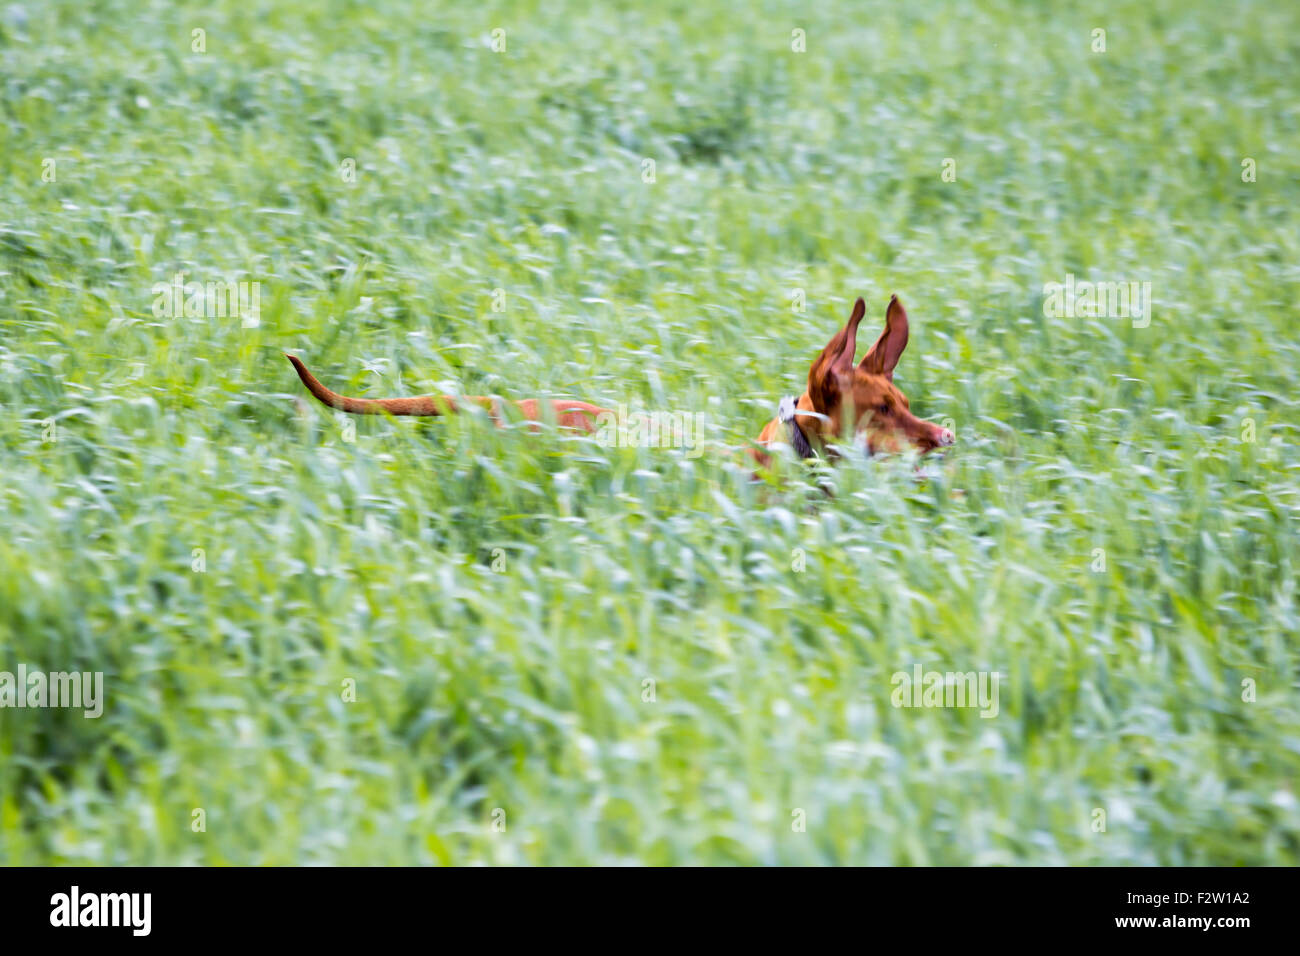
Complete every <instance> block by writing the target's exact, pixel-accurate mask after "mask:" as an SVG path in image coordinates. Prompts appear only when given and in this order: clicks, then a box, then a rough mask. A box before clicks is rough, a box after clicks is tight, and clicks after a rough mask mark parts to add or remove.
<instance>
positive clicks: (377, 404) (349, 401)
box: [284, 352, 456, 415]
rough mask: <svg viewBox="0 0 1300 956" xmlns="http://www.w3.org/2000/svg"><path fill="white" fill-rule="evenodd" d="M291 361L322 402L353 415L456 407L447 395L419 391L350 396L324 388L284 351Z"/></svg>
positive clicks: (436, 412) (427, 411)
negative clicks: (418, 393)
mask: <svg viewBox="0 0 1300 956" xmlns="http://www.w3.org/2000/svg"><path fill="white" fill-rule="evenodd" d="M284 357H285V358H287V359H288V360H289V361H290V362H292V363H293V367H294V368H295V369H296V370H297V372H298V377H299V378H300V379H302V383H303V384H304V385H306V386H307V391H309V392H311V393H312V394H313V395H315V396H316V398H317V399H319V400H320V402H321V404H323V405H328V406H329V407H330V408H337V409H339V410H340V411H344V412H351V413H352V414H353V415H383V414H385V413H386V414H389V415H442V414H446V413H448V412H455V411H456V401H455V399H453V398H452V397H451V396H450V395H421V396H418V397H416V398H349V397H348V396H346V395H340V394H339V393H338V392H335V391H332V390H330V389H328V388H326V387H325V386H324V385H322V384H321V383H320V381H319V380H317V378H316V376H315V375H313V374H312V373H311V372H309V371H307V366H305V365H303V364H302V362H301V361H300V360H299V359H298V357H297V356H295V355H290V354H289V353H287V352H286V353H285V356H284Z"/></svg>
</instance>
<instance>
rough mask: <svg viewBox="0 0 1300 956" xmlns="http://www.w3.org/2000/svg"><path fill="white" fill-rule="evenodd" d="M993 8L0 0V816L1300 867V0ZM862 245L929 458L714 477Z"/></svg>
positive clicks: (38, 844) (218, 854)
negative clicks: (935, 451) (571, 425)
mask: <svg viewBox="0 0 1300 956" xmlns="http://www.w3.org/2000/svg"><path fill="white" fill-rule="evenodd" d="M979 6H980V7H981V8H982V9H981V10H975V9H969V8H967V7H966V6H964V5H952V6H946V5H940V4H930V3H913V4H907V5H906V7H905V8H900V7H898V6H896V5H894V4H885V3H869V4H868V3H850V2H847V0H844V2H828V3H825V4H817V5H815V6H814V7H813V8H809V7H808V5H806V4H801V3H762V4H759V5H757V6H754V5H748V4H746V5H740V4H737V5H734V6H731V5H725V4H722V3H718V2H701V0H693V2H689V3H686V2H668V3H664V4H659V5H654V6H650V5H646V6H645V7H644V8H643V9H638V8H637V7H635V6H634V5H631V4H612V5H609V4H602V5H600V7H599V8H598V9H595V10H592V9H589V5H588V4H584V3H565V2H560V3H540V2H536V3H533V2H487V3H480V4H473V5H450V4H449V5H447V7H446V9H441V10H434V9H431V8H427V7H426V6H425V5H422V4H418V3H414V2H404V0H370V2H366V3H360V2H356V3H353V2H313V3H307V2H269V0H264V2H258V3H254V4H244V3H235V2H217V3H213V4H207V5H204V6H203V8H202V9H201V10H199V9H197V8H196V10H194V11H186V10H178V9H176V5H174V4H170V3H164V2H161V0H157V2H129V0H105V2H88V0H47V2H25V3H23V4H15V5H11V6H9V7H7V8H6V10H5V11H3V12H2V13H0V63H3V69H2V70H0V82H2V84H3V86H2V88H0V106H2V107H3V112H4V122H3V123H2V124H0V182H3V192H2V194H0V401H2V402H3V407H4V410H5V414H4V415H3V416H2V417H0V477H2V479H3V480H2V481H0V529H2V530H3V534H2V535H0V669H2V670H5V671H11V672H14V671H16V670H17V668H18V667H19V666H20V665H25V666H26V668H27V669H28V670H39V671H46V672H53V671H70V670H77V671H87V672H95V671H99V672H102V673H103V675H104V676H103V680H104V696H105V701H104V712H103V715H102V716H101V717H99V718H98V719H88V718H86V717H84V716H83V714H82V712H81V711H80V710H75V709H69V708H45V709H30V708H28V709H16V708H10V707H5V708H0V862H3V863H8V864H24V863H25V864H48V863H90V864H128V863H129V864H178V863H180V864H191V863H193V864H295V863H328V864H344V863H350V864H439V863H441V864H472V863H496V864H509V863H527V864H622V863H637V864H728V863H744V864H819V863H855V864H1039V865H1042V864H1047V865H1055V864H1121V865H1150V864H1172V865H1178V864H1290V865H1294V864H1296V863H1300V804H1298V803H1297V797H1296V794H1295V781H1296V779H1297V775H1300V700H1298V698H1297V666H1298V663H1300V662H1298V661H1297V637H1296V635H1297V632H1298V631H1300V613H1298V611H1297V606H1296V590H1297V585H1296V580H1297V566H1298V565H1300V544H1298V543H1297V535H1296V521H1297V514H1298V510H1300V455H1298V454H1297V448H1296V437H1297V419H1298V415H1300V333H1298V332H1297V324H1296V318H1295V315H1296V302H1297V280H1298V279H1300V268H1298V267H1297V262H1298V261H1300V229H1297V219H1296V215H1295V213H1296V210H1297V209H1300V102H1298V101H1297V99H1296V90H1297V89H1300V10H1297V8H1296V7H1295V6H1294V5H1288V4H1281V3H1265V2H1260V3H1249V2H1242V3H1234V4H1227V5H1221V4H1218V3H1214V2H1210V0H1203V2H1196V3H1191V4H1188V3H1183V2H1175V0H1155V2H1154V3H1151V2H1137V0H1132V2H1124V3H1116V4H1109V5H1103V4H1094V5H1089V9H1086V10H1076V11H1071V12H1065V11H1064V10H1062V11H1060V12H1050V11H1048V10H1046V9H1043V8H1042V7H1040V6H1039V5H1037V4H1032V3H1014V2H1004V0H991V2H989V3H983V4H980V5H979ZM1097 28H1101V29H1104V30H1105V31H1106V35H1105V51H1104V52H1094V46H1095V45H1096V40H1094V35H1093V31H1094V29H1097ZM796 29H798V30H802V31H804V34H803V35H804V37H805V40H804V42H805V44H806V49H804V51H803V52H797V51H796V50H794V49H792V46H796V45H798V38H797V36H794V35H793V34H792V31H794V30H796ZM195 30H202V31H204V32H203V33H202V34H195V33H194V31H195ZM494 30H503V31H504V34H495V37H496V39H494V34H493V31H494ZM792 36H793V37H794V38H793V39H792ZM502 40H504V45H505V49H504V50H500V49H494V46H496V47H498V48H499V47H500V46H501V41H502ZM196 47H201V48H202V49H201V52H200V51H196ZM1247 159H1249V160H1251V162H1250V163H1247V164H1246V166H1243V161H1244V160H1247ZM647 160H653V163H654V167H653V177H652V178H653V181H652V182H647V181H646V180H647V179H649V178H651V176H650V167H649V165H648V164H647V163H646V161H647ZM949 160H951V161H952V162H951V163H947V162H946V161H949ZM945 169H947V170H950V171H954V172H955V179H953V178H952V176H951V175H949V176H945V175H944V172H945ZM1252 170H1253V171H1254V176H1253V177H1252V176H1251V175H1250V172H1251V171H1252ZM1243 177H1245V178H1244V179H1243ZM1252 178H1253V180H1254V181H1249V180H1251V179H1252ZM950 180H951V181H950ZM182 271H183V272H184V273H185V278H186V280H187V281H200V282H209V281H249V282H257V283H258V284H259V289H260V323H259V324H257V325H256V326H251V325H247V324H246V323H245V322H242V321H241V320H240V319H239V318H237V317H231V316H222V315H214V314H206V315H198V316H186V315H183V314H182V315H173V316H168V315H165V314H164V315H157V314H155V313H156V310H155V308H154V306H155V303H156V296H157V293H156V292H155V291H154V290H155V286H156V284H159V283H164V284H165V283H169V282H171V281H172V278H173V276H174V275H175V274H176V273H177V272H182ZM1067 275H1074V276H1075V277H1076V278H1078V279H1087V280H1091V281H1120V280H1123V281H1136V282H1150V283H1151V288H1152V290H1153V292H1152V294H1153V299H1154V306H1153V310H1152V313H1151V315H1150V322H1149V324H1146V325H1145V327H1142V326H1143V323H1137V322H1133V321H1129V320H1128V319H1125V318H1113V317H1111V318H1107V317H1096V318H1092V317H1081V318H1058V317H1052V316H1050V315H1049V314H1047V313H1048V311H1049V310H1045V309H1044V285H1045V283H1050V282H1064V281H1066V277H1067ZM796 290H802V292H801V293H798V292H797V291H796ZM895 292H896V293H898V294H899V295H900V296H901V297H902V298H903V300H904V301H905V302H906V303H907V306H908V310H909V312H910V314H911V319H912V336H911V345H910V348H909V350H908V352H907V354H906V355H905V356H904V357H903V360H902V363H901V365H900V366H899V371H898V376H897V379H896V382H897V384H898V385H899V386H900V387H901V388H902V389H903V391H904V392H906V393H907V394H908V395H909V397H910V398H911V400H912V409H913V411H915V412H916V413H918V414H919V415H921V416H922V417H925V418H928V419H931V420H934V421H942V420H944V419H950V420H951V423H952V425H953V427H954V429H955V431H956V433H957V436H958V442H959V445H958V448H957V449H956V450H955V452H954V453H952V454H949V455H947V456H946V457H945V458H943V459H942V460H935V461H933V462H932V463H930V464H929V465H928V466H927V471H926V474H927V477H919V476H918V475H917V474H916V473H915V472H914V471H913V468H912V465H911V463H909V462H906V461H901V460H886V459H875V460H872V461H856V460H855V461H851V462H847V463H845V464H844V465H843V466H841V467H839V468H837V469H835V470H834V473H833V475H831V476H830V478H829V480H830V481H832V482H833V483H834V486H835V491H834V495H833V496H832V497H827V496H826V495H824V494H822V493H821V492H820V491H819V490H818V481H819V480H821V479H819V478H818V477H817V476H816V475H813V474H808V473H805V472H804V471H801V470H800V469H799V468H797V467H793V466H791V467H786V468H785V469H784V472H785V474H784V477H783V478H782V480H781V481H774V482H769V483H766V484H763V485H760V486H755V485H753V484H752V483H750V482H749V481H748V480H747V478H748V472H747V471H746V470H744V469H743V468H742V467H740V466H739V465H738V464H737V461H738V459H737V457H736V455H734V454H729V453H726V452H725V451H721V449H724V448H726V447H731V448H736V447H739V446H742V445H743V444H744V443H745V442H746V441H748V440H749V439H752V438H753V437H755V436H756V435H757V434H758V432H759V429H760V428H761V427H762V425H763V424H764V422H766V421H767V420H768V419H769V418H770V417H771V415H772V413H773V410H774V407H775V404H776V401H777V399H778V398H779V397H780V396H782V395H784V394H789V393H792V392H794V393H797V392H798V391H800V390H801V389H802V388H803V383H804V379H805V377H806V374H807V369H808V365H809V363H810V362H811V360H812V359H813V357H814V356H815V355H816V353H817V352H818V351H819V350H820V349H821V348H822V346H823V345H824V344H825V343H826V341H827V340H828V339H829V338H830V336H831V335H832V334H833V333H834V331H835V330H836V328H838V327H839V326H840V325H842V324H843V322H844V319H845V318H846V316H847V314H848V310H849V306H850V304H851V303H852V301H853V299H854V298H855V297H856V296H858V295H863V296H865V297H866V299H867V303H868V323H867V324H864V326H863V334H862V335H861V336H860V344H861V347H862V348H865V345H866V344H867V343H869V342H870V340H871V338H873V337H874V335H875V334H876V332H877V330H878V329H879V327H880V321H881V317H882V316H883V314H884V308H885V303H886V302H887V301H888V298H889V295H890V293H895ZM799 295H802V296H803V297H805V298H806V309H804V310H802V311H800V310H799V309H798V307H797V306H798V296H799ZM868 325H869V326H870V331H869V332H868ZM283 351H293V352H295V353H297V354H299V355H301V356H302V357H303V358H304V360H305V361H307V363H308V364H309V365H310V366H311V367H312V368H313V370H314V371H315V372H316V373H317V374H318V375H319V376H320V377H321V378H322V379H323V380H324V381H325V382H326V383H327V384H330V385H332V386H334V387H336V388H338V389H339V390H341V391H346V392H350V393H354V394H359V395H371V396H381V395H403V394H423V393H427V392H434V391H437V392H456V393H465V392H469V393H484V394H496V395H501V396H504V397H506V398H525V397H530V396H536V395H544V396H562V397H576V398H584V399H588V400H590V401H594V402H598V403H600V404H603V405H608V406H617V405H619V404H625V405H627V406H628V407H629V408H630V409H632V410H646V411H656V410H658V411H665V412H669V411H671V412H690V413H692V414H694V413H703V414H704V416H705V419H704V420H705V433H706V437H707V440H708V445H709V450H708V451H707V452H706V453H705V454H702V455H697V454H694V453H688V452H687V450H685V449H680V448H675V449H674V448H668V449H665V448H646V447H641V448H628V447H609V446H607V445H605V444H602V443H601V442H598V441H596V440H593V439H592V438H588V437H576V436H573V435H567V434H562V433H558V432H555V431H553V430H552V431H547V432H545V433H543V434H541V435H535V434H532V433H530V432H529V431H527V430H526V429H525V428H523V427H513V426H512V427H508V428H504V429H498V428H494V427H493V426H492V425H491V423H490V422H488V421H486V420H485V419H484V417H483V416H482V415H477V416H474V415H470V416H463V417H460V418H456V419H451V420H439V421H430V420H400V419H390V418H364V419H347V420H346V421H344V420H342V419H341V418H340V417H338V416H336V415H335V413H333V412H331V411H330V410H328V409H325V408H323V407H321V406H320V405H317V404H315V403H314V402H312V401H311V400H310V399H309V398H308V397H307V396H306V394H305V393H304V392H303V390H302V388H301V386H300V384H299V383H298V381H297V379H296V378H295V377H294V375H293V371H292V369H291V368H290V366H289V365H288V363H286V362H285V360H284V358H283V357H282V355H281V353H282V352H283ZM353 427H354V428H355V433H353V432H352V431H351V430H350V429H351V428H353ZM696 451H698V449H696ZM918 664H919V665H921V666H922V667H923V668H924V669H926V670H927V671H939V672H947V671H957V672H967V671H975V672H978V671H983V672H993V671H996V672H997V673H998V674H999V675H1000V679H1001V683H1000V685H999V686H1000V688H1001V691H1000V693H1001V697H1000V708H999V711H998V713H997V715H996V716H993V717H988V718H985V717H982V716H981V715H980V711H978V710H976V709H972V708H964V709H960V708H899V707H895V706H893V704H892V702H891V695H892V693H893V686H892V683H891V675H893V674H895V673H896V672H899V671H904V672H909V673H910V672H911V671H912V669H913V667H914V666H915V665H918ZM198 810H201V811H202V814H196V811H198Z"/></svg>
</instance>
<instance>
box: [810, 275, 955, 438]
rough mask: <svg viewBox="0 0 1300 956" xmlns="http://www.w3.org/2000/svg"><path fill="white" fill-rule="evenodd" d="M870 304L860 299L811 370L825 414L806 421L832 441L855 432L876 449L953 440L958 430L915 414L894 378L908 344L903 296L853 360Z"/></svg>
mask: <svg viewBox="0 0 1300 956" xmlns="http://www.w3.org/2000/svg"><path fill="white" fill-rule="evenodd" d="M866 310H867V307H866V304H865V303H864V302H863V301H862V300H861V299H858V301H857V302H855V303H854V304H853V313H852V315H850V316H849V321H848V324H847V325H845V326H844V328H842V329H840V331H839V332H837V333H836V334H835V337H834V338H832V339H831V340H830V342H829V343H827V345H826V348H824V349H822V353H821V355H819V356H817V360H816V361H814V362H813V364H812V368H811V369H809V370H808V397H809V398H810V399H811V400H812V407H813V411H814V412H817V413H818V416H820V417H818V416H802V417H801V418H800V419H799V425H800V427H801V428H803V430H804V431H805V432H811V433H816V434H818V435H819V436H820V437H821V439H822V441H823V442H826V443H831V444H833V443H834V442H837V441H840V440H841V439H842V438H843V437H844V436H846V435H848V434H850V432H851V434H852V438H853V441H854V442H855V443H856V444H858V445H860V446H861V447H863V448H865V449H866V450H867V451H868V452H869V453H871V454H873V455H874V454H876V453H877V452H899V451H903V450H905V449H907V448H914V449H917V450H918V451H920V452H922V453H925V452H928V451H933V450H934V449H936V448H942V447H945V446H947V445H951V444H952V443H953V441H954V438H953V434H952V432H951V431H949V430H948V429H946V428H941V427H940V426H938V425H935V424H932V423H931V422H927V421H922V420H921V419H919V418H917V417H916V416H915V415H913V414H912V412H911V410H910V407H909V402H908V400H907V396H906V395H904V394H903V393H902V392H900V391H899V390H898V387H897V386H896V385H895V384H894V366H896V365H897V364H898V360H899V358H900V357H901V356H902V354H903V349H905V348H907V312H905V311H904V310H903V303H901V302H899V301H898V296H892V297H891V298H890V300H889V308H888V310H886V312H885V330H884V331H883V332H881V333H880V338H878V339H876V343H875V344H874V345H873V346H871V348H869V349H868V350H867V354H866V355H864V356H863V358H862V361H861V362H859V363H858V364H857V365H856V366H855V365H854V364H853V353H854V352H855V351H856V349H857V336H858V323H859V322H861V321H862V316H863V314H864V313H865V312H866ZM850 422H851V423H852V428H851V429H847V428H846V426H847V425H848V424H849V423H850Z"/></svg>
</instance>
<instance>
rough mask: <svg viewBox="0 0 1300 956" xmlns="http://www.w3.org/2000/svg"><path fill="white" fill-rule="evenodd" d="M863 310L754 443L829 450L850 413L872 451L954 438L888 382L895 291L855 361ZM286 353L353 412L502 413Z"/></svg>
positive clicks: (580, 409) (586, 407)
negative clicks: (337, 375) (344, 382)
mask: <svg viewBox="0 0 1300 956" xmlns="http://www.w3.org/2000/svg"><path fill="white" fill-rule="evenodd" d="M865 312H866V305H865V303H864V302H863V301H862V300H861V299H858V301H857V302H855V303H854V305H853V314H852V315H851V316H850V317H849V321H848V324H847V325H845V326H844V328H843V329H841V330H840V331H839V332H837V333H836V334H835V337H834V338H832V339H831V340H830V343H829V344H828V345H827V346H826V348H824V349H822V353H821V355H819V356H817V360H816V361H815V362H813V364H812V368H811V369H810V370H809V372H808V389H807V391H805V392H804V393H803V394H802V395H800V396H799V398H798V400H797V401H793V400H787V401H786V402H783V403H782V405H783V408H782V412H781V414H779V415H778V416H777V417H776V418H774V419H772V421H770V422H768V423H767V427H765V428H764V429H763V433H762V434H761V435H759V436H758V444H759V445H763V446H770V445H772V444H774V443H776V442H784V441H788V442H789V443H790V444H791V445H793V446H794V448H795V450H796V451H797V452H798V453H799V455H800V456H801V457H804V458H811V457H813V456H814V455H816V454H818V453H819V452H821V451H826V452H827V453H828V454H830V455H831V456H834V455H835V454H836V452H835V446H834V443H835V442H836V441H837V440H839V439H840V438H841V437H842V436H843V435H844V430H843V429H844V424H845V422H846V421H848V416H850V415H851V416H852V420H853V433H854V437H855V440H856V441H858V442H859V443H860V444H862V445H863V446H864V447H865V448H866V450H867V451H869V452H871V453H872V454H874V453H876V452H878V451H901V450H902V449H903V448H905V447H911V448H915V449H918V450H920V451H921V452H928V451H931V450H933V449H935V448H940V447H943V446H945V445H951V444H952V443H953V434H952V432H950V431H949V430H948V429H946V428H940V427H939V426H938V425H934V424H931V423H930V422H926V421H922V420H921V419H919V418H917V417H916V416H914V415H913V414H912V413H911V412H910V411H909V410H908V401H907V396H906V395H904V394H903V393H902V392H900V391H899V390H898V388H897V387H895V385H894V381H893V379H894V366H895V365H897V364H898V359H899V356H901V355H902V354H903V349H904V348H906V347H907V313H906V312H904V311H903V304H902V303H901V302H899V301H898V296H894V297H893V298H891V299H890V300H889V309H888V311H887V312H886V314H885V331H884V332H882V333H881V334H880V338H878V339H876V344H875V345H873V346H871V348H870V349H868V350H867V354H866V355H865V356H864V357H863V359H862V362H861V364H859V365H858V366H857V368H854V367H853V353H854V350H855V348H856V345H857V334H858V323H859V322H861V321H862V316H863V313H865ZM285 358H287V359H288V360H289V361H290V362H292V363H293V367H294V368H295V369H297V371H298V377H299V378H300V379H302V383H303V384H304V385H306V386H307V391H309V392H311V393H312V394H313V395H315V396H316V398H318V399H319V400H320V401H321V402H322V403H323V404H325V405H328V406H329V407H330V408H337V409H339V410H341V411H345V412H351V413H353V414H354V415H384V414H387V415H446V414H451V413H454V412H456V411H457V410H458V409H459V408H460V407H461V406H463V405H467V404H468V405H478V406H480V407H481V408H485V409H487V410H488V412H489V414H491V416H492V418H493V419H494V420H495V421H497V422H498V423H500V421H501V417H502V416H501V412H502V409H501V406H500V403H499V401H498V400H497V399H493V398H486V397H484V396H480V395H468V396H464V397H460V398H458V397H455V396H452V395H423V396H420V397H417V398H349V397H347V396H346V395H340V394H339V393H338V392H334V391H331V390H330V389H328V388H326V387H325V386H324V385H322V384H321V383H320V382H319V381H317V379H316V376H314V375H312V373H311V372H309V371H308V370H307V366H305V365H303V364H302V362H301V361H299V360H298V358H297V357H296V356H293V355H288V354H286V355H285ZM512 404H513V405H514V406H515V408H516V409H518V412H519V414H520V415H521V416H522V417H523V418H525V419H527V420H528V421H534V422H536V421H541V420H543V418H544V417H545V416H544V414H543V413H544V412H545V411H547V409H548V407H549V412H550V417H551V419H552V420H553V421H554V422H555V424H557V425H559V426H560V427H561V428H572V429H576V430H578V431H582V432H587V433H588V434H591V433H593V432H595V431H596V430H597V428H598V425H599V423H598V422H597V417H598V416H600V415H602V414H607V415H614V412H613V411H612V410H610V409H608V408H601V407H600V406H599V405H592V404H590V403H588V402H579V401H570V400H567V399H552V400H550V401H549V403H548V405H544V404H543V403H542V402H541V401H539V400H538V399H535V398H527V399H524V400H523V401H519V402H514V403H512ZM749 453H750V454H751V455H752V456H753V457H754V459H755V461H757V462H758V463H759V464H761V465H767V464H769V463H770V461H771V456H769V455H768V454H767V453H766V452H763V451H761V450H759V449H757V448H751V449H750V452H749Z"/></svg>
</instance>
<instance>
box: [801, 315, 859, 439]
mask: <svg viewBox="0 0 1300 956" xmlns="http://www.w3.org/2000/svg"><path fill="white" fill-rule="evenodd" d="M866 312H867V304H866V303H865V302H863V301H862V299H858V301H857V302H854V303H853V313H852V314H851V315H850V316H849V321H848V322H847V323H846V324H845V326H844V328H842V329H840V330H839V331H838V332H836V333H835V335H834V337H833V338H832V339H831V340H830V341H829V342H827V343H826V348H824V349H822V354H821V355H819V356H817V359H816V361H814V362H813V363H812V368H810V369H809V370H808V395H809V397H810V398H811V399H812V400H813V407H814V408H816V410H817V411H819V412H821V413H823V414H825V413H826V412H827V411H829V409H830V407H831V405H833V404H834V399H835V394H836V393H837V392H838V390H839V384H838V383H837V381H836V378H837V376H840V375H846V374H848V373H849V372H850V371H852V369H853V353H854V352H856V351H857V348H858V323H859V322H861V321H862V316H864V315H865V314H866Z"/></svg>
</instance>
